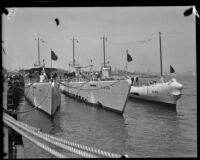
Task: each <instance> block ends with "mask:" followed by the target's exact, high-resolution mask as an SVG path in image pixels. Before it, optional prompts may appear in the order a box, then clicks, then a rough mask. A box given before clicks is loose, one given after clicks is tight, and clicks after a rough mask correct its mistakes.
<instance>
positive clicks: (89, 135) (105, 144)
mask: <svg viewBox="0 0 200 160" xmlns="http://www.w3.org/2000/svg"><path fill="white" fill-rule="evenodd" d="M175 78H176V79H177V81H178V82H180V83H182V84H183V95H182V97H181V99H179V100H178V103H177V106H176V108H174V109H172V108H170V107H169V106H164V105H162V104H157V103H152V102H147V101H141V100H135V99H128V101H127V104H126V108H125V112H124V114H123V115H119V114H117V113H114V112H111V111H107V110H105V109H101V108H98V107H96V106H91V105H88V104H85V103H82V102H80V101H77V100H75V99H72V98H69V97H67V96H65V95H63V94H61V107H60V109H59V110H58V111H57V113H56V114H55V117H54V118H53V119H52V118H50V117H49V116H48V115H46V114H45V113H43V112H41V111H39V110H36V111H32V112H28V113H24V114H20V115H19V116H18V119H19V120H20V121H23V122H26V123H27V124H30V125H32V126H35V127H38V128H41V129H42V131H44V132H46V133H49V134H51V135H54V136H57V137H60V138H63V139H67V140H69V141H73V142H76V143H79V144H82V145H87V146H90V147H96V148H99V149H102V150H105V151H109V152H113V153H118V154H127V155H128V156H129V157H141V158H143V157H161V158H162V157H163V158H164V157H197V86H196V77H195V76H192V75H179V76H178V75H177V76H175ZM30 108H32V106H31V105H29V104H28V102H26V101H24V103H23V104H21V105H20V106H19V110H20V111H24V110H28V109H30ZM23 142H24V149H25V153H26V154H25V155H26V158H54V156H53V155H51V154H49V153H48V152H46V151H44V150H43V149H41V148H39V147H38V146H36V145H35V144H33V143H32V142H30V141H29V140H28V139H26V138H23ZM54 148H55V147H54ZM55 149H57V150H58V151H60V152H63V150H62V149H60V148H55ZM65 154H66V155H67V156H68V157H69V158H81V157H80V156H78V155H75V154H73V153H70V152H67V153H66V152H65Z"/></svg>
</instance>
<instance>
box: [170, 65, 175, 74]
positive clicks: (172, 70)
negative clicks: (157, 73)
mask: <svg viewBox="0 0 200 160" xmlns="http://www.w3.org/2000/svg"><path fill="white" fill-rule="evenodd" d="M174 72H175V70H174V68H173V67H172V66H171V65H170V73H174Z"/></svg>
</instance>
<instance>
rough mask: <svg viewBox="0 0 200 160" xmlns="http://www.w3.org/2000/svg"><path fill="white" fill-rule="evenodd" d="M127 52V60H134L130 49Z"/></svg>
mask: <svg viewBox="0 0 200 160" xmlns="http://www.w3.org/2000/svg"><path fill="white" fill-rule="evenodd" d="M126 53H127V61H128V62H131V61H132V60H133V58H132V57H131V55H130V54H129V53H128V50H126Z"/></svg>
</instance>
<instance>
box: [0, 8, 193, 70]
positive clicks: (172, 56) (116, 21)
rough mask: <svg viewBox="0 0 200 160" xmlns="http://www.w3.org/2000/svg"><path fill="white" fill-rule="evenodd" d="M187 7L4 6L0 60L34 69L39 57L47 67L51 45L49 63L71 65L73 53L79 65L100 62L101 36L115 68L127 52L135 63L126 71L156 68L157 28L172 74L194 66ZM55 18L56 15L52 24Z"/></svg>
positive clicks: (10, 66) (7, 65)
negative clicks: (54, 58) (2, 49)
mask: <svg viewBox="0 0 200 160" xmlns="http://www.w3.org/2000/svg"><path fill="white" fill-rule="evenodd" d="M189 7H190V6H169V7H168V6H165V7H131V6H129V7H46V8H44V7H38V8H34V7H24V8H14V9H13V8H8V10H9V11H10V14H9V15H8V16H6V15H5V14H3V15H2V40H3V43H2V46H3V48H4V49H5V52H6V54H3V53H2V60H3V62H2V64H3V66H4V67H5V68H7V69H9V70H14V69H19V68H25V69H27V68H32V67H33V65H34V63H36V62H37V61H38V41H37V38H38V37H39V38H41V39H43V40H44V41H45V43H43V42H41V41H40V59H41V60H43V59H44V60H45V64H46V67H50V66H51V57H50V53H51V52H50V51H51V49H52V50H53V51H54V52H55V53H56V55H57V56H58V60H57V61H52V67H55V68H60V69H69V67H68V66H69V65H68V64H69V62H71V61H72V57H73V45H72V38H73V37H74V38H76V39H77V40H78V43H77V42H75V59H76V61H78V62H79V63H80V64H81V65H82V66H87V65H88V64H90V60H92V62H93V65H95V66H96V68H99V67H100V66H101V65H102V64H103V41H102V36H103V35H105V37H106V38H107V41H106V42H105V54H106V61H109V62H110V65H111V66H112V67H114V68H119V69H124V67H125V64H126V62H127V60H126V58H127V57H126V56H127V55H126V50H128V52H129V54H130V55H131V56H132V58H133V61H131V62H129V63H128V71H131V72H134V71H139V72H160V48H159V47H160V46H159V32H161V46H162V62H163V71H164V72H169V68H170V65H172V66H173V68H174V69H175V71H176V72H187V71H195V70H196V28H195V26H196V22H195V16H194V15H191V16H188V17H184V15H183V13H184V11H185V10H186V9H188V8H189ZM55 18H58V19H59V22H60V23H59V25H58V26H57V25H56V22H55V21H54V19H55Z"/></svg>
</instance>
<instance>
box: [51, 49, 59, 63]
mask: <svg viewBox="0 0 200 160" xmlns="http://www.w3.org/2000/svg"><path fill="white" fill-rule="evenodd" d="M51 59H52V60H54V61H56V60H57V59H58V56H57V55H56V54H55V52H54V51H52V50H51Z"/></svg>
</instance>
